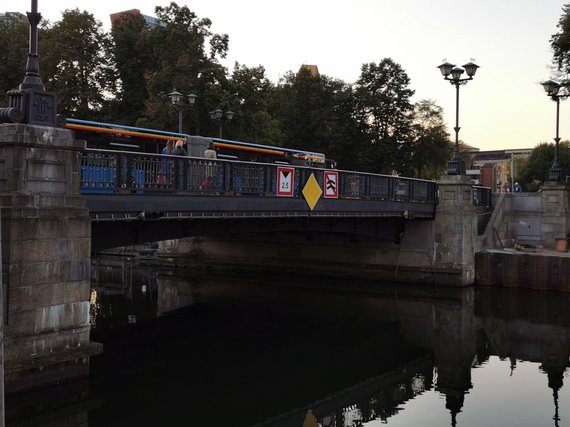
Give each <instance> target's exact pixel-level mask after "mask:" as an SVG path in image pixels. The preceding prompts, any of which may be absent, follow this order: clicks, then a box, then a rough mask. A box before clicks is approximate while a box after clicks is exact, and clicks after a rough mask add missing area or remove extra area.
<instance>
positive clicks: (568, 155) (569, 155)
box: [519, 141, 570, 191]
mask: <svg viewBox="0 0 570 427" xmlns="http://www.w3.org/2000/svg"><path fill="white" fill-rule="evenodd" d="M554 149H555V147H554V144H550V143H546V142H543V143H542V144H539V145H537V146H536V147H535V148H534V149H533V150H532V153H530V156H529V157H528V159H527V161H526V163H525V164H524V166H523V167H522V168H521V170H520V172H519V182H520V184H521V185H522V187H523V188H525V189H526V190H528V191H536V190H537V189H538V188H539V187H540V185H542V183H543V182H544V181H546V180H547V179H548V171H549V169H550V167H551V166H552V161H553V160H554ZM558 161H559V162H560V166H561V168H562V170H563V171H565V172H566V173H568V172H569V171H570V142H569V141H562V142H561V143H560V145H559V155H558Z"/></svg>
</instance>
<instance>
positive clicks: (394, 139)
mask: <svg viewBox="0 0 570 427" xmlns="http://www.w3.org/2000/svg"><path fill="white" fill-rule="evenodd" d="M409 84H410V79H409V78H408V75H407V74H406V72H405V71H404V70H403V68H402V67H401V66H400V65H399V64H397V63H395V62H394V61H393V60H392V59H390V58H385V59H383V60H382V61H380V62H379V63H378V64H375V63H369V64H363V65H362V70H361V74H360V77H359V79H358V81H357V82H356V91H355V95H356V98H357V115H358V117H359V120H360V121H361V122H362V123H363V124H365V125H366V126H367V127H368V134H369V138H370V147H369V153H368V155H367V156H366V158H368V159H369V161H368V164H366V165H363V166H364V167H365V168H366V169H368V170H371V171H373V172H387V171H389V170H390V169H392V168H394V167H396V168H398V169H399V170H400V171H401V172H409V171H410V170H411V163H410V160H411V129H412V126H411V111H412V104H411V103H410V97H411V96H412V95H413V94H414V91H413V90H412V89H409V87H408V86H409Z"/></svg>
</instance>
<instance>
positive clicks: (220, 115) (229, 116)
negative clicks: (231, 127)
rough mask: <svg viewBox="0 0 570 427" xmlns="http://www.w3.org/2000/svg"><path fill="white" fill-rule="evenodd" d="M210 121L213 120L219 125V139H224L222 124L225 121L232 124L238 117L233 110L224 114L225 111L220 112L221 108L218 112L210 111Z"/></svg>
mask: <svg viewBox="0 0 570 427" xmlns="http://www.w3.org/2000/svg"><path fill="white" fill-rule="evenodd" d="M209 114H210V119H212V121H213V122H214V123H215V124H217V125H218V138H220V139H221V138H222V122H223V121H224V119H225V120H226V121H227V122H231V121H232V120H233V118H234V116H235V115H236V113H234V112H233V111H231V110H228V111H226V112H224V111H223V110H220V109H219V108H218V109H217V110H212V111H210V113H209Z"/></svg>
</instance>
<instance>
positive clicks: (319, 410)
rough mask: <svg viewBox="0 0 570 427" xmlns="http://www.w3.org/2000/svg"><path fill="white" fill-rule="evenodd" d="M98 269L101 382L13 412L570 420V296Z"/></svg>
mask: <svg viewBox="0 0 570 427" xmlns="http://www.w3.org/2000/svg"><path fill="white" fill-rule="evenodd" d="M93 271H94V282H93V291H92V322H93V325H94V329H93V339H95V340H101V341H102V342H104V343H105V352H104V353H103V354H102V355H100V356H98V357H96V358H94V359H93V361H92V376H91V378H90V381H89V384H85V388H84V389H82V390H80V391H79V390H77V389H76V390H75V392H74V393H70V396H73V397H70V402H69V403H68V406H67V407H66V408H67V412H66V411H62V410H61V408H57V409H58V410H57V411H55V409H56V405H55V403H54V404H52V405H51V406H50V405H45V404H43V405H40V404H39V403H37V402H41V401H42V400H41V399H40V398H39V397H38V396H34V400H30V399H29V398H27V397H26V395H22V396H16V397H13V398H11V399H9V400H8V402H7V404H8V406H7V409H8V411H7V418H8V421H9V422H8V425H10V422H12V423H14V425H16V424H17V423H22V422H25V420H26V419H29V416H30V413H31V412H32V409H34V408H30V406H32V407H33V406H35V409H38V410H39V408H40V406H41V408H42V409H41V410H39V412H40V414H37V415H36V417H37V418H34V419H35V420H36V424H35V425H46V426H47V425H49V424H48V420H49V422H53V417H54V414H55V413H57V414H59V415H58V416H60V417H63V418H61V419H60V420H59V421H61V422H60V423H59V424H58V425H78V424H77V421H78V420H83V421H82V422H83V424H82V425H87V426H91V427H93V426H112V425H122V426H124V425H187V424H191V425H193V424H201V425H233V426H249V425H267V426H297V427H300V426H302V425H303V421H304V420H305V417H306V416H307V413H308V411H309V410H311V412H312V413H313V414H314V416H315V418H316V420H317V421H318V422H319V423H320V424H321V425H323V426H331V427H332V426H335V427H336V426H353V425H354V426H356V425H362V424H367V425H368V424H370V425H374V421H373V420H377V421H376V422H382V421H385V422H386V421H388V422H389V423H390V424H391V425H425V426H436V425H437V426H440V425H450V424H452V425H481V426H484V425H489V426H491V425H494V426H506V425H525V422H527V424H526V425H568V419H565V418H564V415H565V414H566V413H567V412H568V404H569V403H570V393H568V391H567V390H565V387H564V384H563V378H564V375H566V368H567V366H568V356H569V351H568V333H569V330H570V329H569V327H570V314H569V313H568V312H567V310H565V307H567V302H568V301H567V297H565V296H561V295H551V294H543V293H542V294H540V293H526V292H525V293H522V292H513V291H494V290H485V291H482V292H479V291H477V292H476V291H475V290H474V289H472V288H471V289H463V290H452V289H439V288H430V289H426V288H425V287H424V288H419V289H418V288H414V287H406V286H401V285H400V286H399V287H388V286H384V287H382V288H380V289H378V288H377V287H372V286H369V285H367V284H362V285H361V286H358V287H355V285H354V284H353V285H351V290H350V291H348V290H347V286H346V285H347V284H346V283H334V282H323V281H318V280H314V279H299V278H295V279H292V280H289V281H287V280H285V279H283V278H281V279H277V278H275V277H270V278H268V277H264V278H247V279H239V278H231V279H230V278H215V279H214V278H206V277H192V278H190V279H188V280H183V279H179V278H176V277H174V276H171V275H169V274H167V273H166V272H164V273H162V274H158V272H156V271H154V270H145V269H137V268H133V266H132V264H131V263H130V262H128V261H121V262H118V263H117V264H116V265H115V266H108V265H107V266H98V267H97V268H94V269H93ZM292 283H294V285H292ZM183 306H186V307H183ZM523 362H524V363H523ZM519 371H520V372H521V373H523V372H524V374H522V375H518V372H519ZM529 372H530V373H531V374H529ZM472 374H473V379H472ZM511 374H512V377H511V376H510V375H511ZM531 375H532V376H531ZM485 378H487V379H488V378H491V380H490V381H489V380H487V382H485ZM500 378H504V379H506V380H505V381H507V382H505V383H501V382H499V381H500V380H499V379H500ZM525 378H526V380H525ZM529 378H530V379H529ZM508 379H511V380H510V381H508ZM514 381H519V382H520V381H522V383H521V384H522V387H523V389H524V390H525V392H524V393H522V392H521V393H519V394H517V393H516V392H514V391H513V392H512V393H513V396H515V398H516V399H517V401H516V402H513V401H512V400H511V397H512V396H510V395H509V394H508V393H507V394H505V393H504V390H510V388H509V387H512V384H513V383H514ZM525 381H526V382H525ZM484 384H486V385H484ZM75 387H77V386H75ZM548 387H550V389H549V388H548ZM47 394H48V395H50V396H53V395H54V393H53V391H52V392H48V393H47ZM529 396H530V398H529ZM485 398H487V400H485ZM489 399H491V403H492V407H491V408H492V410H490V409H489V406H487V407H485V405H490V404H491V403H490V402H489ZM493 399H496V400H497V401H493ZM519 399H520V400H519ZM525 399H526V400H525ZM31 402H36V403H35V404H32V403H31ZM482 402H483V403H482ZM60 404H62V403H61V402H60ZM513 407H516V408H518V409H517V411H512V410H511V408H513ZM70 408H72V409H70ZM42 411H43V412H44V413H43V414H41V412H42ZM505 411H507V412H505ZM509 411H510V412H509ZM61 414H65V416H63V415H61ZM70 414H73V415H70ZM553 418H554V419H553ZM42 419H45V420H46V421H45V422H43V421H41V420H42ZM501 419H503V420H504V421H503V423H502V424H501V421H500V420H501ZM38 420H39V421H38ZM71 420H74V421H73V423H72V422H71ZM528 422H530V423H531V424H528ZM564 422H565V423H566V424H564ZM74 423H75V424H74ZM18 425H19V424H18Z"/></svg>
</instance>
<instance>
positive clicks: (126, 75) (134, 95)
mask: <svg viewBox="0 0 570 427" xmlns="http://www.w3.org/2000/svg"><path fill="white" fill-rule="evenodd" d="M111 39H112V44H111V48H110V53H111V55H112V58H113V62H114V68H113V72H114V75H115V79H113V80H114V82H115V83H116V84H115V86H114V88H113V89H114V90H113V91H114V95H115V96H114V98H113V100H111V101H110V102H109V112H108V116H109V120H111V119H112V120H114V121H116V122H117V123H124V124H127V125H134V124H135V123H136V121H137V120H138V118H139V117H140V115H141V112H142V111H143V110H144V104H145V100H146V99H147V98H148V92H147V89H146V78H147V76H148V73H149V72H151V68H150V67H149V63H150V61H149V60H150V57H151V56H150V53H151V52H150V50H151V46H150V43H149V27H148V26H147V25H146V22H145V20H144V18H143V17H142V16H141V15H139V14H131V13H125V14H122V15H121V16H119V18H118V19H116V20H115V21H114V22H113V26H112V28H111Z"/></svg>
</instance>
